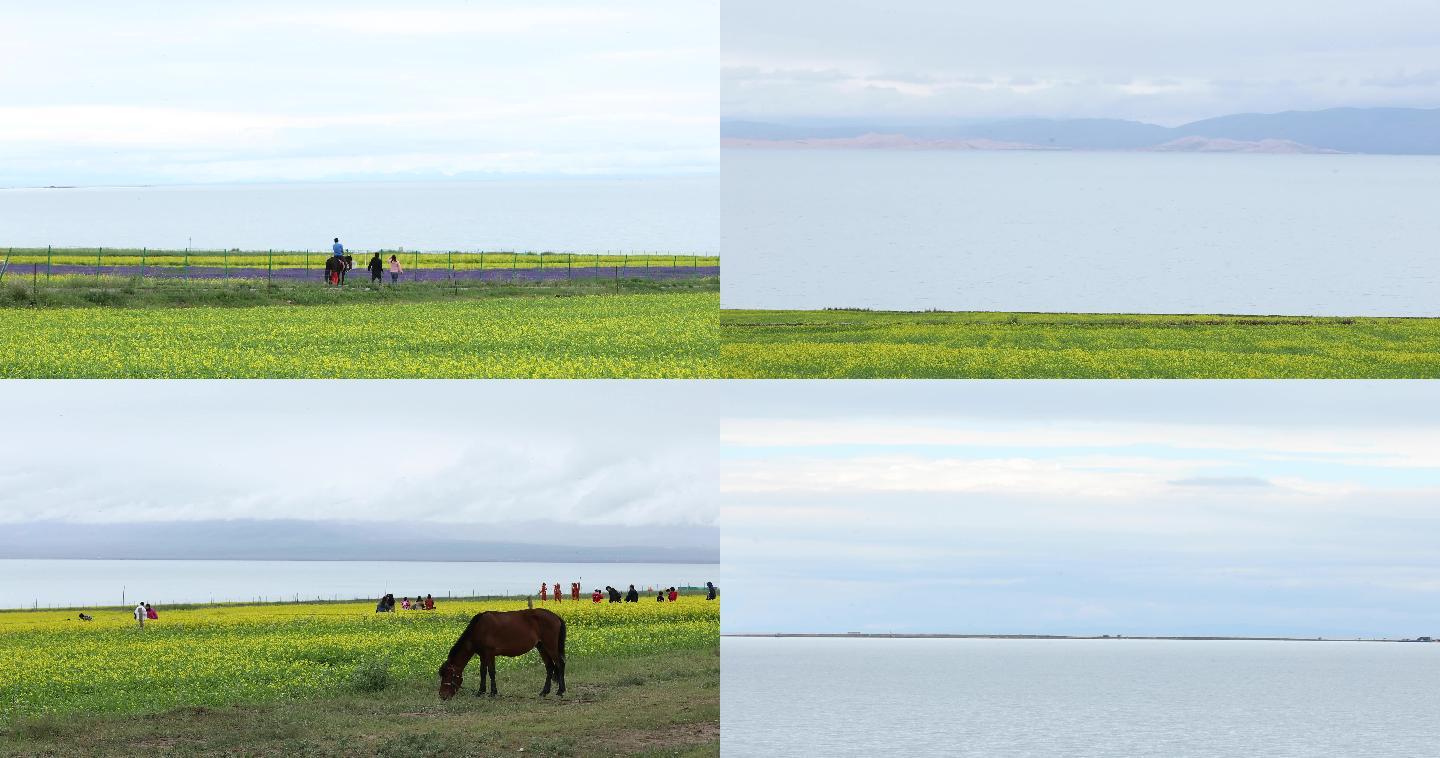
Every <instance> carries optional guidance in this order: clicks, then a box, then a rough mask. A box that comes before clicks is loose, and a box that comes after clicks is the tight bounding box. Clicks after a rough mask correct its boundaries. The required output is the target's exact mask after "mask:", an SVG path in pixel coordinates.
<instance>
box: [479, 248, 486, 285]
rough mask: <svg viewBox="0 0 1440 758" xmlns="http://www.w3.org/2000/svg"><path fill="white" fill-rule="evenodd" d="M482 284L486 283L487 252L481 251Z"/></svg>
mask: <svg viewBox="0 0 1440 758" xmlns="http://www.w3.org/2000/svg"><path fill="white" fill-rule="evenodd" d="M480 282H481V283H482V284H483V283H484V282H485V251H484V250H481V251H480Z"/></svg>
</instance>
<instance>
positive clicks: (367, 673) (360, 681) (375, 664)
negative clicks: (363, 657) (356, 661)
mask: <svg viewBox="0 0 1440 758" xmlns="http://www.w3.org/2000/svg"><path fill="white" fill-rule="evenodd" d="M389 686H390V661H388V660H385V659H383V658H372V659H370V660H368V661H366V662H364V663H362V664H360V665H359V666H356V667H355V670H354V671H351V672H350V687H351V688H352V689H354V690H355V691H357V692H382V691H384V690H385V689H386V688H387V687H389Z"/></svg>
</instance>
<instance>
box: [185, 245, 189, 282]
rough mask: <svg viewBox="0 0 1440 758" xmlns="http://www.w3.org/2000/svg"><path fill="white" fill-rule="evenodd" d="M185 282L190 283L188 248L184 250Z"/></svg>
mask: <svg viewBox="0 0 1440 758" xmlns="http://www.w3.org/2000/svg"><path fill="white" fill-rule="evenodd" d="M184 266H185V281H187V282H188V281H190V248H188V247H187V248H185V262H184Z"/></svg>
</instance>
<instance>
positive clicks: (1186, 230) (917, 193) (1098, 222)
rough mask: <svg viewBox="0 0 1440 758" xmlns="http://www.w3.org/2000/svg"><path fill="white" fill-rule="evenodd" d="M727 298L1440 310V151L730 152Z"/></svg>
mask: <svg viewBox="0 0 1440 758" xmlns="http://www.w3.org/2000/svg"><path fill="white" fill-rule="evenodd" d="M722 170H723V173H724V177H725V185H724V189H723V193H722V194H723V217H724V220H725V221H724V235H723V240H722V244H723V246H724V249H725V255H726V262H725V266H726V270H725V275H724V281H723V284H722V295H721V300H722V303H723V304H724V306H725V307H727V308H769V309H784V308H796V309H817V308H827V307H862V308H875V309H891V310H925V309H939V310H985V311H989V310H996V311H1042V312H1092V313H1094V312H1101V313H1108V312H1125V313H1235V314H1287V315H1354V316H1360V315H1375V316H1380V315H1386V316H1422V315H1423V316H1434V315H1440V213H1436V212H1435V210H1434V197H1435V191H1436V188H1437V186H1440V157H1437V156H1367V155H1243V154H1221V155H1182V154H1161V153H1091V152H1075V153H1045V152H963V151H878V150H872V151H863V150H744V149H730V150H726V151H724V156H723V159H722Z"/></svg>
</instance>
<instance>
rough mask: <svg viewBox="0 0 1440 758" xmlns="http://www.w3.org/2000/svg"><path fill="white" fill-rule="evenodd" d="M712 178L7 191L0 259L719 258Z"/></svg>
mask: <svg viewBox="0 0 1440 758" xmlns="http://www.w3.org/2000/svg"><path fill="white" fill-rule="evenodd" d="M719 189H720V179H719V177H718V176H713V175H712V176H690V177H663V178H644V179H511V180H494V181H474V182H458V181H457V182H409V183H407V182H389V183H347V184H340V183H335V184H240V185H197V186H162V187H94V188H75V189H0V246H15V247H35V246H38V247H44V246H46V245H54V246H56V247H97V246H98V247H150V248H165V249H172V250H179V249H184V248H185V247H186V246H187V245H189V246H191V247H193V248H195V249H232V248H239V249H242V250H268V249H271V248H274V249H292V250H327V251H328V250H329V249H330V240H331V239H332V238H334V237H340V239H341V241H342V242H344V243H346V244H347V245H349V246H353V247H354V248H355V249H356V250H377V249H382V248H384V249H395V248H399V247H403V248H405V249H406V250H514V251H557V252H597V251H599V252H603V251H612V250H613V251H615V252H631V251H633V252H641V251H663V252H667V253H669V252H674V253H709V254H714V253H715V252H717V251H718V250H719V248H720V211H719V203H720V195H719Z"/></svg>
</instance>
